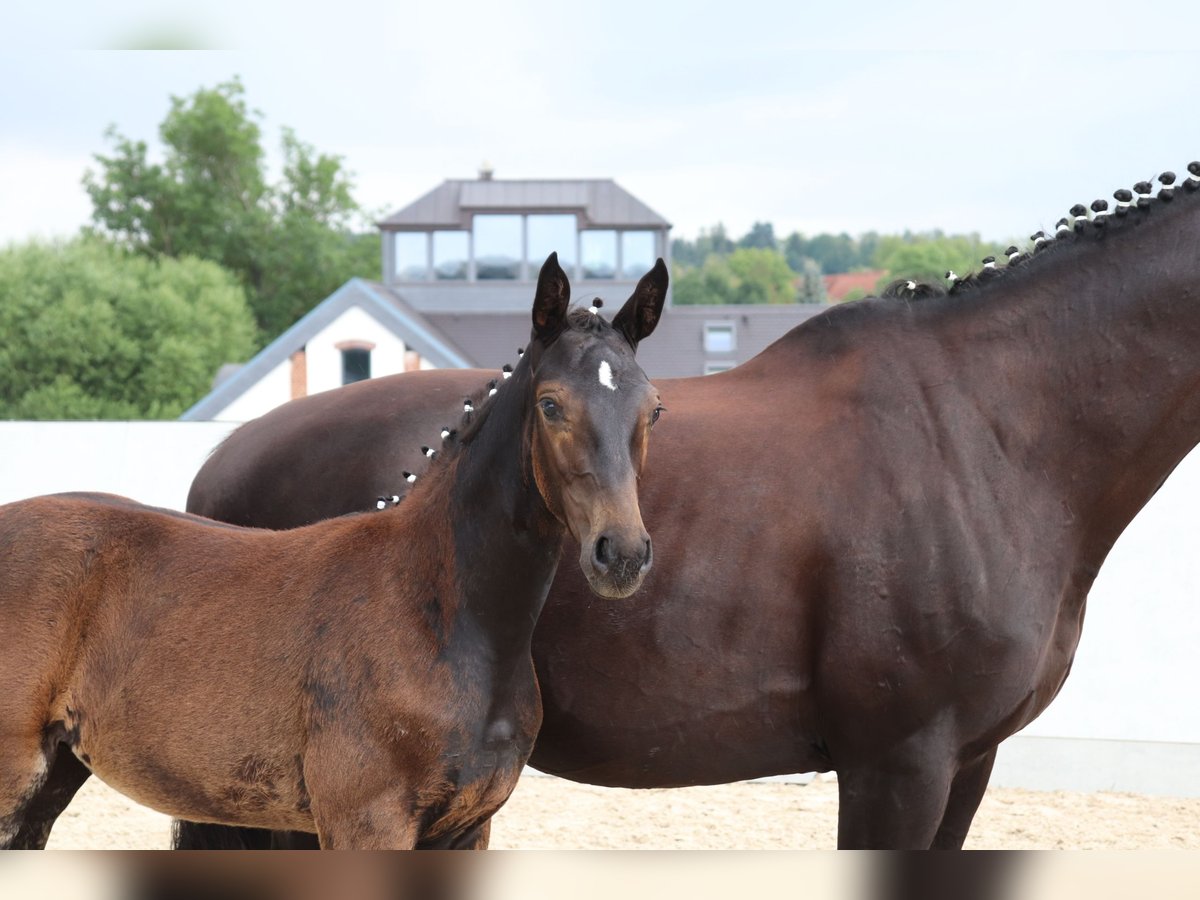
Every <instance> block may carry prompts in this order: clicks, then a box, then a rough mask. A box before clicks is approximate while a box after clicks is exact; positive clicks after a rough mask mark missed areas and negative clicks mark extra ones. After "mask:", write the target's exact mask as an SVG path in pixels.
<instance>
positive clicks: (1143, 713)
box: [0, 422, 1200, 796]
mask: <svg viewBox="0 0 1200 900" xmlns="http://www.w3.org/2000/svg"><path fill="white" fill-rule="evenodd" d="M234 427H235V423H229V422H0V502H9V501H11V500H16V499H20V498H22V497H28V496H33V495H35V494H43V493H52V492H56V491H69V490H101V491H108V492H111V493H117V494H122V495H124V496H128V497H133V498H134V499H136V500H140V501H142V502H144V503H150V504H153V505H157V506H167V507H172V508H175V509H182V508H183V506H184V503H185V501H186V498H187V490H188V486H189V484H190V483H191V479H192V476H193V475H194V473H195V472H196V470H197V469H198V468H199V467H200V465H201V463H202V462H203V461H204V459H205V457H206V456H207V455H208V453H209V451H210V450H211V449H212V448H213V447H214V446H216V444H217V443H219V442H220V441H221V440H222V439H223V438H224V437H225V435H226V434H227V433H228V432H230V431H231V430H233V428H234ZM1198 520H1200V451H1197V452H1194V453H1193V454H1192V455H1191V456H1190V457H1188V458H1187V459H1186V460H1184V462H1183V463H1182V464H1181V465H1180V466H1179V468H1178V470H1177V471H1176V472H1175V473H1174V474H1173V475H1172V476H1171V478H1170V479H1169V480H1168V481H1167V483H1166V484H1165V485H1164V486H1163V488H1162V490H1161V491H1159V493H1158V495H1157V496H1156V497H1154V499H1153V500H1151V502H1150V503H1149V504H1148V505H1147V507H1146V509H1144V510H1143V511H1142V513H1141V514H1140V515H1139V516H1138V518H1137V519H1136V520H1135V521H1134V522H1133V524H1132V525H1131V526H1130V527H1129V529H1128V530H1127V531H1126V533H1125V534H1124V535H1123V536H1122V537H1121V539H1120V540H1119V541H1118V542H1117V545H1116V547H1114V548H1113V551H1112V553H1111V554H1110V555H1109V558H1108V561H1107V562H1106V563H1105V565H1104V567H1103V569H1102V570H1101V572H1100V576H1099V578H1097V580H1096V584H1095V587H1094V588H1093V590H1092V593H1091V597H1090V599H1089V600H1088V611H1087V618H1086V621H1085V624H1084V629H1083V639H1082V641H1081V642H1080V646H1079V652H1078V654H1077V656H1076V660H1075V666H1074V669H1073V671H1072V673H1071V676H1070V678H1069V679H1068V680H1067V684H1066V686H1065V687H1064V688H1063V690H1062V693H1061V694H1060V695H1059V697H1058V699H1056V700H1055V701H1054V703H1053V704H1051V706H1050V708H1049V709H1048V710H1047V711H1046V713H1044V714H1043V716H1042V717H1041V718H1040V719H1039V720H1037V721H1036V722H1034V723H1033V724H1032V725H1031V726H1030V727H1029V728H1027V729H1026V730H1025V731H1024V732H1023V733H1022V734H1020V735H1017V736H1016V737H1014V738H1011V739H1010V740H1009V741H1007V742H1005V744H1004V746H1003V747H1002V748H1001V751H1000V755H999V760H998V762H997V766H996V773H995V776H994V779H993V780H994V782H995V783H997V784H1005V785H1012V786H1022V787H1033V788H1044V789H1053V788H1068V789H1084V790H1086V789H1096V788H1105V789H1112V790H1131V791H1143V792H1157V793H1168V794H1178V795H1188V796H1200V700H1198V698H1197V696H1196V695H1197V691H1196V684H1197V682H1198V681H1200V679H1198V678H1197V676H1196V660H1197V648H1200V614H1198V611H1197V608H1196V607H1197V605H1198V602H1200V552H1197V551H1198V549H1200V547H1198V543H1200V542H1198V540H1197V539H1198V538H1200V524H1198Z"/></svg>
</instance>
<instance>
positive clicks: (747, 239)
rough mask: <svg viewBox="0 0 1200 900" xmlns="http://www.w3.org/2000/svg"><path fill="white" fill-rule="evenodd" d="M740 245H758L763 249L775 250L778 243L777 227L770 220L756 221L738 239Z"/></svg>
mask: <svg viewBox="0 0 1200 900" xmlns="http://www.w3.org/2000/svg"><path fill="white" fill-rule="evenodd" d="M738 246H739V247H757V248H759V249H763V250H775V249H776V248H777V247H778V243H777V242H776V240H775V228H774V226H772V225H771V223H770V222H755V223H754V224H753V225H751V226H750V230H749V231H747V232H746V233H745V234H744V235H743V236H742V238H741V240H739V241H738Z"/></svg>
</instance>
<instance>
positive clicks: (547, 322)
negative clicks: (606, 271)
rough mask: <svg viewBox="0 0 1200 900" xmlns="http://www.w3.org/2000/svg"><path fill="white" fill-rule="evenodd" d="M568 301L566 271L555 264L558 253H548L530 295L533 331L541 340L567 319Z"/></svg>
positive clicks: (547, 340)
mask: <svg viewBox="0 0 1200 900" xmlns="http://www.w3.org/2000/svg"><path fill="white" fill-rule="evenodd" d="M570 302H571V284H570V282H569V281H567V273H566V272H564V271H563V270H562V266H560V265H559V264H558V254H557V253H551V254H550V255H549V256H547V257H546V261H545V262H544V263H542V270H541V271H540V272H539V273H538V280H537V292H536V293H535V294H534V295H533V334H534V337H536V338H537V339H538V340H540V341H541V342H542V343H543V344H549V343H550V342H551V341H553V340H554V339H555V338H556V337H558V335H559V332H561V331H562V330H563V327H564V326H565V325H566V323H567V306H568V305H569V304H570Z"/></svg>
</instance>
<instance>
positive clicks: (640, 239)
mask: <svg viewBox="0 0 1200 900" xmlns="http://www.w3.org/2000/svg"><path fill="white" fill-rule="evenodd" d="M654 245H655V240H654V232H653V231H622V232H621V277H622V278H633V279H637V278H641V277H642V276H643V275H645V274H646V273H647V272H649V271H650V267H651V266H653V265H654V260H655V258H657V256H658V253H656V252H655V248H654Z"/></svg>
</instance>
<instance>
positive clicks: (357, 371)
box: [342, 349, 371, 384]
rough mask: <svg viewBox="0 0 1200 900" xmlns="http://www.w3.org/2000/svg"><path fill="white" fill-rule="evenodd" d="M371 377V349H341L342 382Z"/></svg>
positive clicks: (350, 382)
mask: <svg viewBox="0 0 1200 900" xmlns="http://www.w3.org/2000/svg"><path fill="white" fill-rule="evenodd" d="M370 377H371V351H370V350H358V349H347V350H343V351H342V384H354V382H356V381H365V380H366V379H368V378H370Z"/></svg>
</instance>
